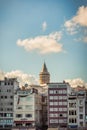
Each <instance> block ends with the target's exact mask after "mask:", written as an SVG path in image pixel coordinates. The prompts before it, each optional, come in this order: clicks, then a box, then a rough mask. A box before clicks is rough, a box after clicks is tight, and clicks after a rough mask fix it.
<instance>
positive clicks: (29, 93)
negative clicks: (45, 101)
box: [14, 88, 42, 128]
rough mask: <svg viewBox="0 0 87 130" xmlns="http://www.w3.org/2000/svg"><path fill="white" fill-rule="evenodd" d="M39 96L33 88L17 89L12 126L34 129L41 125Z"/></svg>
mask: <svg viewBox="0 0 87 130" xmlns="http://www.w3.org/2000/svg"><path fill="white" fill-rule="evenodd" d="M41 100H42V99H41V95H39V94H38V91H37V90H36V89H34V88H31V89H19V90H17V92H16V93H15V96H14V103H15V105H14V113H15V114H14V126H15V127H31V128H32V127H34V128H36V127H37V126H40V125H41V124H42V115H41V112H42V102H41Z"/></svg>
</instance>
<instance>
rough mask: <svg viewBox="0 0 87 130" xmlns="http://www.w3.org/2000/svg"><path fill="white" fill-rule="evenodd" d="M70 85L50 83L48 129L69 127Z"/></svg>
mask: <svg viewBox="0 0 87 130" xmlns="http://www.w3.org/2000/svg"><path fill="white" fill-rule="evenodd" d="M70 90H71V87H70V86H69V84H68V83H65V82H63V83H48V127H49V128H55V127H56V128H58V127H67V118H68V117H67V115H68V114H67V113H68V108H67V103H68V101H67V94H68V93H69V92H70Z"/></svg>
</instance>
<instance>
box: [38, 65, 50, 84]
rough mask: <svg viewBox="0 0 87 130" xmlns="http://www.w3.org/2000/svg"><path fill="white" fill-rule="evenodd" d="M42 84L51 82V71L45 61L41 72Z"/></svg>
mask: <svg viewBox="0 0 87 130" xmlns="http://www.w3.org/2000/svg"><path fill="white" fill-rule="evenodd" d="M39 82H40V84H47V83H49V82H50V73H49V72H48V70H47V67H46V63H45V62H44V64H43V67H42V70H41V72H40V74H39Z"/></svg>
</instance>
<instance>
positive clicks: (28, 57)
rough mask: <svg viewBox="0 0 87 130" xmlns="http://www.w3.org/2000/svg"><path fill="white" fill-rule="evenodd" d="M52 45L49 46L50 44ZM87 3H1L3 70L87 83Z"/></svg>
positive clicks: (0, 57)
mask: <svg viewBox="0 0 87 130" xmlns="http://www.w3.org/2000/svg"><path fill="white" fill-rule="evenodd" d="M48 43H49V44H48ZM86 57H87V0H0V70H1V71H3V72H11V71H16V70H20V71H23V72H24V73H27V74H30V75H35V77H36V78H38V74H39V72H40V71H41V68H42V64H43V62H44V60H45V62H46V64H47V68H48V71H49V72H50V74H51V81H62V80H64V79H75V78H81V79H83V80H84V81H85V82H87V68H86V67H87V58H86Z"/></svg>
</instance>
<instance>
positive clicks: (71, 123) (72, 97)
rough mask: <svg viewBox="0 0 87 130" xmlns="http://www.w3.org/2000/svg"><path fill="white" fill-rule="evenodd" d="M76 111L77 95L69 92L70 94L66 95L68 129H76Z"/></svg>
mask: <svg viewBox="0 0 87 130" xmlns="http://www.w3.org/2000/svg"><path fill="white" fill-rule="evenodd" d="M77 110H78V106H77V95H76V93H75V92H71V94H69V95H68V128H77V127H78V122H77V117H78V113H77Z"/></svg>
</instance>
